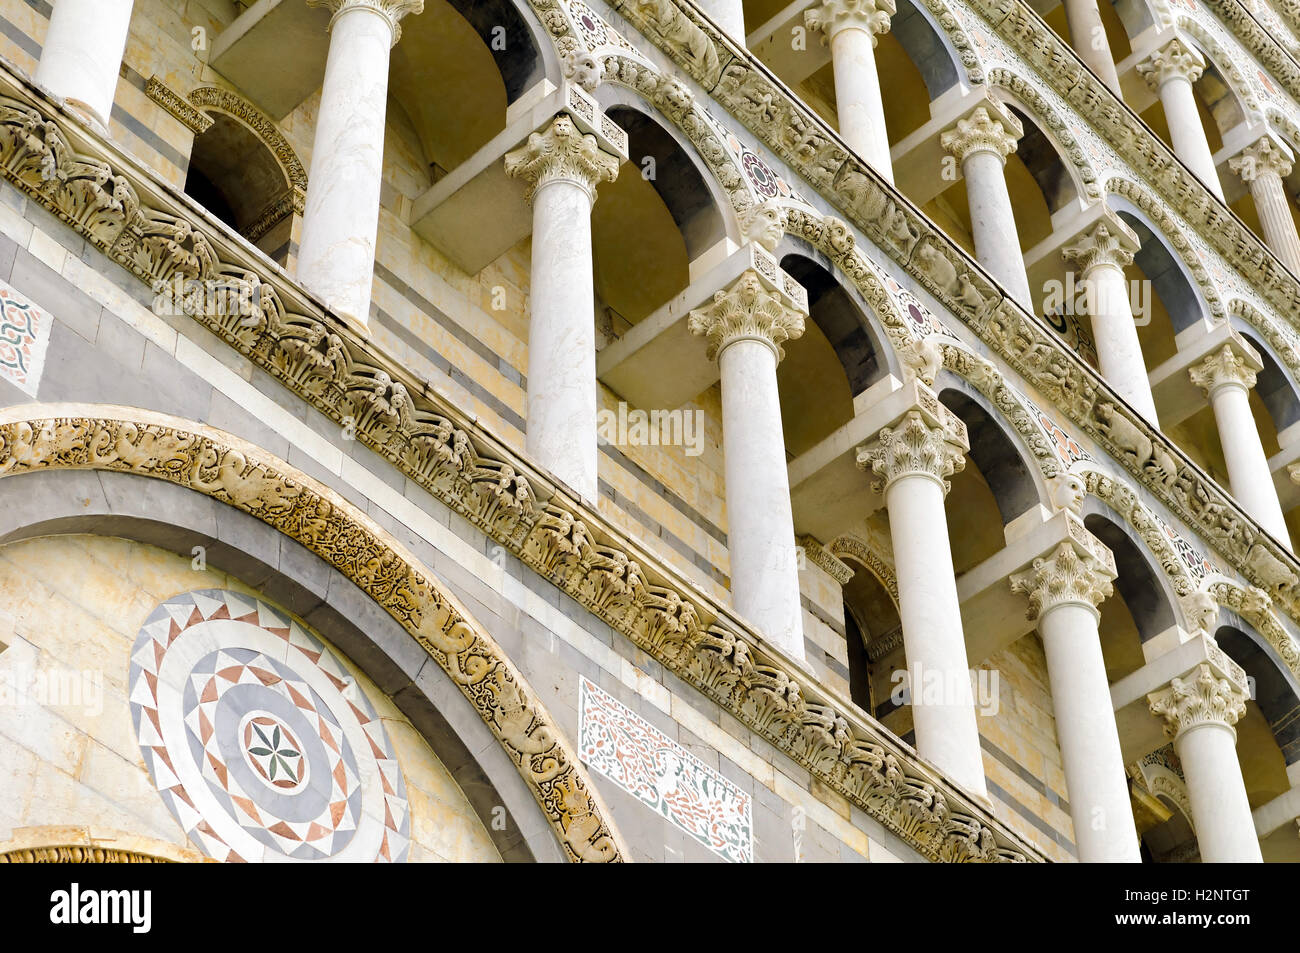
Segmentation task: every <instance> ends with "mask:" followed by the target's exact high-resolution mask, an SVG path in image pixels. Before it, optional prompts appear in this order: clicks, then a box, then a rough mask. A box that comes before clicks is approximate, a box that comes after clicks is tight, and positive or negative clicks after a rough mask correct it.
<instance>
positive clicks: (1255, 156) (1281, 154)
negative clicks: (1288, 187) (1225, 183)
mask: <svg viewBox="0 0 1300 953" xmlns="http://www.w3.org/2000/svg"><path fill="white" fill-rule="evenodd" d="M1292 165H1293V162H1292V157H1291V150H1290V149H1288V148H1287V147H1286V146H1285V145H1283V144H1282V143H1281V142H1279V141H1278V140H1277V139H1274V138H1273V137H1272V136H1270V135H1263V136H1260V137H1259V138H1258V139H1256V140H1255V141H1254V142H1252V143H1251V144H1250V145H1248V146H1247V147H1246V148H1244V149H1242V150H1241V152H1240V153H1238V154H1237V157H1236V158H1235V159H1230V160H1229V161H1228V168H1229V169H1231V170H1232V171H1233V172H1235V173H1237V175H1239V176H1241V181H1243V182H1245V183H1246V184H1247V185H1249V184H1250V183H1251V182H1254V181H1255V180H1256V179H1258V178H1259V177H1260V176H1262V175H1276V176H1277V177H1278V178H1279V179H1285V178H1286V177H1287V176H1288V175H1290V174H1291V167H1292Z"/></svg>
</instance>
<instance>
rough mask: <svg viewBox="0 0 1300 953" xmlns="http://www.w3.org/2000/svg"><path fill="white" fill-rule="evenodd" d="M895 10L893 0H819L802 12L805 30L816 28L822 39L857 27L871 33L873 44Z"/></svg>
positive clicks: (815, 31)
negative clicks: (819, 1)
mask: <svg viewBox="0 0 1300 953" xmlns="http://www.w3.org/2000/svg"><path fill="white" fill-rule="evenodd" d="M896 10H897V7H896V6H895V4H894V0H822V2H821V3H819V4H817V5H816V6H814V7H813V8H812V9H810V10H806V11H805V12H804V15H803V24H804V27H805V28H807V29H808V31H809V32H812V33H818V32H820V33H821V34H822V42H823V43H825V42H827V41H828V40H831V39H833V38H834V36H835V34H836V33H839V32H840V31H841V30H861V31H863V32H864V33H868V34H870V35H871V45H872V46H875V45H876V37H877V36H879V35H880V34H881V33H886V32H888V31H889V18H890V17H892V16H893V15H894V13H895V12H896Z"/></svg>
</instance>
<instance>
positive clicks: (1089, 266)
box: [1061, 218, 1160, 427]
mask: <svg viewBox="0 0 1300 953" xmlns="http://www.w3.org/2000/svg"><path fill="white" fill-rule="evenodd" d="M1138 247H1139V246H1138V239H1137V235H1136V234H1134V232H1133V230H1132V229H1130V228H1129V227H1128V226H1127V225H1125V224H1124V223H1123V222H1121V221H1120V220H1119V219H1117V218H1106V219H1104V220H1103V221H1101V222H1098V223H1097V224H1095V225H1092V226H1090V227H1089V228H1088V229H1087V230H1085V231H1084V232H1083V234H1081V235H1080V236H1079V238H1078V240H1077V241H1075V242H1074V244H1071V245H1067V246H1065V247H1064V248H1062V249H1061V257H1062V258H1064V259H1065V262H1066V264H1067V265H1069V266H1070V267H1072V268H1075V269H1077V271H1078V273H1079V275H1080V277H1081V279H1082V284H1083V286H1084V292H1085V296H1086V297H1085V301H1086V302H1087V308H1088V315H1089V318H1090V319H1091V321H1092V336H1093V339H1094V340H1095V341H1096V344H1097V360H1098V362H1099V363H1100V364H1101V374H1102V376H1103V377H1105V378H1106V380H1107V381H1108V382H1109V383H1110V385H1111V386H1112V387H1113V388H1115V390H1116V391H1117V392H1118V393H1119V395H1120V396H1121V397H1123V398H1124V399H1125V400H1126V401H1128V402H1129V404H1131V405H1132V406H1133V408H1134V409H1135V410H1137V411H1138V413H1140V414H1142V416H1144V417H1145V418H1146V419H1147V421H1148V422H1149V423H1150V424H1151V425H1152V426H1153V427H1159V426H1160V422H1159V420H1158V418H1157V417H1156V402H1155V398H1153V397H1152V396H1151V381H1150V379H1149V378H1148V377H1147V367H1146V361H1145V359H1144V358H1143V357H1142V345H1141V342H1140V341H1139V340H1138V331H1137V322H1136V321H1135V320H1134V318H1133V305H1132V302H1131V299H1130V297H1129V289H1128V279H1127V278H1125V276H1124V269H1125V268H1127V267H1128V266H1129V265H1131V264H1132V263H1133V256H1134V255H1135V254H1136V253H1137V251H1138Z"/></svg>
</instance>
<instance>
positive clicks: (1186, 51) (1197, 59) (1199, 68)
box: [1137, 38, 1205, 92]
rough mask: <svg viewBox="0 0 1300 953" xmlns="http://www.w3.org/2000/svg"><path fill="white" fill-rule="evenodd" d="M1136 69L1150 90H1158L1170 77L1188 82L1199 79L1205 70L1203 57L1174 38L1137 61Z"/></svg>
mask: <svg viewBox="0 0 1300 953" xmlns="http://www.w3.org/2000/svg"><path fill="white" fill-rule="evenodd" d="M1137 71H1138V75H1139V76H1141V77H1142V78H1143V79H1144V80H1146V81H1147V85H1148V86H1150V87H1151V89H1152V90H1154V91H1156V92H1159V91H1160V87H1161V86H1163V85H1164V84H1165V83H1167V82H1168V81H1169V80H1171V79H1185V80H1187V82H1189V83H1194V82H1196V81H1197V80H1198V79H1200V78H1201V74H1202V73H1203V72H1205V57H1203V56H1201V54H1200V53H1198V52H1197V51H1196V50H1195V49H1193V48H1192V47H1190V46H1188V45H1187V44H1185V43H1184V42H1183V41H1182V40H1179V39H1176V38H1175V39H1172V40H1170V41H1169V42H1168V43H1166V44H1165V45H1164V46H1163V47H1161V48H1160V49H1158V50H1156V51H1155V52H1154V53H1152V54H1151V55H1150V56H1148V57H1147V58H1146V59H1145V60H1143V61H1142V62H1141V63H1139V64H1138V66H1137Z"/></svg>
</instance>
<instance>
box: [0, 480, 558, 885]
mask: <svg viewBox="0 0 1300 953" xmlns="http://www.w3.org/2000/svg"><path fill="white" fill-rule="evenodd" d="M69 534H79V535H94V536H113V537H118V538H122V539H130V540H135V541H138V542H142V543H147V544H149V545H153V546H157V547H158V548H160V549H164V550H168V551H170V552H174V553H177V554H179V555H182V556H184V557H186V558H187V559H188V558H190V557H191V556H192V554H193V551H194V547H195V546H202V547H203V548H204V551H205V558H206V560H207V563H208V565H210V566H212V567H213V568H216V569H219V570H221V571H223V572H228V573H230V574H231V575H233V576H235V577H237V578H238V579H240V580H241V581H242V582H244V583H245V584H246V585H248V586H250V587H252V588H253V589H255V590H257V591H258V592H261V593H263V594H265V595H266V596H267V597H268V598H270V599H272V600H274V601H275V602H278V603H279V604H280V605H282V606H284V607H285V608H286V609H288V610H289V611H290V612H293V613H294V614H295V615H297V616H299V617H300V618H302V619H303V620H304V621H305V622H306V623H307V624H308V625H310V626H311V627H312V628H314V629H315V630H316V631H318V632H319V633H320V634H321V635H322V636H324V637H325V638H326V639H328V640H329V641H330V642H332V643H333V644H334V645H335V646H337V647H338V649H339V650H340V651H341V652H343V653H344V654H345V655H347V656H348V657H349V658H350V659H351V660H352V661H353V662H354V663H356V664H357V666H358V667H360V668H361V670H362V671H364V672H365V673H366V675H367V676H368V677H369V678H370V679H371V680H373V681H374V683H375V684H376V686H378V688H379V690H380V691H382V692H384V694H386V695H388V696H389V697H391V698H392V699H393V702H394V703H395V704H396V705H397V707H398V709H399V710H401V712H402V713H403V714H404V715H405V716H406V717H407V718H408V719H410V721H411V724H412V725H413V726H414V727H415V729H416V730H417V731H418V732H420V734H421V736H422V737H423V738H424V739H425V741H426V742H428V744H429V747H430V748H431V749H432V750H433V752H434V753H435V754H436V755H437V757H438V759H439V760H440V761H441V762H442V763H443V765H444V766H445V767H446V768H447V770H448V771H449V772H450V773H451V775H452V777H453V778H454V779H455V780H456V783H457V784H459V785H460V788H461V790H462V791H464V793H465V796H466V798H467V799H468V801H469V803H470V805H471V806H472V807H473V808H474V811H475V813H476V814H477V815H478V817H479V819H480V820H481V821H482V823H483V826H484V829H485V830H486V831H487V832H488V835H489V836H490V837H491V838H492V840H493V843H494V844H495V845H496V847H497V850H498V851H499V852H500V853H501V856H502V858H503V859H505V860H507V861H514V862H528V861H535V860H544V861H562V860H563V859H564V856H563V854H562V853H561V851H560V847H559V844H558V843H557V842H556V840H555V837H554V836H553V835H552V834H551V831H550V828H549V825H548V824H547V821H546V819H545V818H544V817H543V816H542V814H541V811H539V810H538V808H537V805H536V802H535V801H534V800H533V798H532V795H531V793H530V792H529V790H528V788H527V786H526V785H525V783H524V781H523V779H522V778H521V777H520V775H519V772H518V770H517V769H516V767H515V766H514V764H513V763H512V762H511V761H510V759H509V757H508V756H507V755H506V753H505V751H504V750H503V749H502V748H501V747H500V745H499V743H497V741H496V739H495V738H494V736H493V735H492V733H491V731H490V730H489V729H488V727H487V726H486V725H485V724H484V723H483V720H482V718H480V717H479V715H478V713H477V712H476V711H475V710H474V709H473V707H472V706H471V705H470V703H469V701H468V700H467V699H466V698H465V696H464V695H463V694H462V693H461V692H460V690H459V689H458V688H457V687H456V685H455V684H454V683H453V682H452V681H451V679H450V677H449V676H448V675H447V673H446V672H444V671H443V670H442V668H441V667H440V666H439V665H438V664H437V663H436V662H435V661H434V660H433V659H432V658H431V657H430V656H429V655H428V653H427V652H426V651H425V650H424V649H423V648H422V647H421V646H420V645H419V644H418V643H416V642H415V641H414V640H413V639H412V638H411V637H410V636H409V635H408V634H407V633H406V632H405V630H403V629H402V627H401V626H400V625H399V624H398V623H397V622H396V620H394V619H393V618H392V616H390V615H388V613H387V612H385V611H384V610H383V609H381V608H380V607H379V606H378V605H377V604H376V603H375V602H374V601H373V600H372V599H371V598H370V597H369V596H367V595H366V594H365V593H364V592H362V590H361V589H359V588H357V586H356V585H355V584H354V583H352V581H351V580H349V579H347V578H345V577H344V576H343V575H342V574H341V573H339V572H338V571H337V570H336V569H333V568H332V567H330V566H329V565H328V564H327V563H326V562H325V561H324V560H322V559H320V558H319V557H318V556H316V555H315V554H314V553H311V552H309V551H308V550H307V549H306V548H304V547H303V546H301V545H300V544H298V543H297V542H295V541H294V540H292V539H290V538H288V537H287V536H284V535H283V534H281V533H278V532H277V531H276V530H274V529H272V528H271V527H270V526H268V525H267V524H265V523H263V522H262V521H261V520H259V519H257V518H255V517H253V516H251V515H249V514H247V513H244V512H242V511H240V510H237V509H235V508H233V507H230V506H227V505H225V504H224V503H221V502H219V501H218V500H216V499H213V498H211V497H208V496H205V495H203V494H201V493H197V492H195V491H193V490H189V489H186V488H184V487H180V486H177V485H175V484H171V483H166V482H163V481H160V480H155V479H150V478H147V477H140V476H134V475H131V474H124V473H113V472H108V471H86V470H53V471H50V470H47V471H34V472H31V473H24V474H20V475H16V476H10V477H8V478H6V479H4V480H0V545H7V544H9V543H14V542H18V541H21V540H24V539H33V538H36V537H39V536H53V535H69ZM501 811H504V812H505V816H504V820H505V825H504V826H505V829H504V830H501V829H499V828H501V826H502V824H501V821H502V816H501ZM494 820H495V821H496V823H493V822H494Z"/></svg>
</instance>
